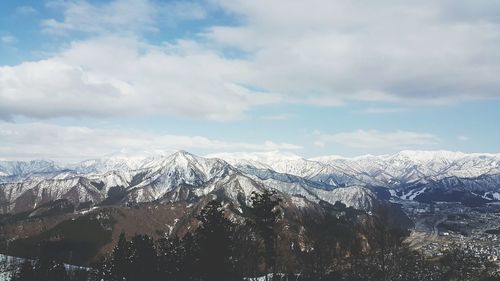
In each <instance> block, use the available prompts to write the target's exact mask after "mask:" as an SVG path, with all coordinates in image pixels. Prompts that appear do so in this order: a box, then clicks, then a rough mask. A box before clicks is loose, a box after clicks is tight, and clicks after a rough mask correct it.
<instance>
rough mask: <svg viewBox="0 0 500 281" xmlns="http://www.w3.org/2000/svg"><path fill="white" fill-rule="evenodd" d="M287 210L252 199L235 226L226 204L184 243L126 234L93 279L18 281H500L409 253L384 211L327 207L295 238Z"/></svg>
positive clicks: (208, 209) (32, 272) (35, 270)
mask: <svg viewBox="0 0 500 281" xmlns="http://www.w3.org/2000/svg"><path fill="white" fill-rule="evenodd" d="M281 202H282V201H281V199H279V198H278V197H277V196H276V194H275V193H273V192H270V191H265V192H263V193H254V194H253V196H252V197H251V205H250V206H249V207H248V208H246V209H245V210H244V212H245V214H246V215H245V217H246V219H244V220H243V219H241V218H240V219H238V218H233V219H230V218H229V214H228V213H226V212H225V210H226V209H225V208H224V207H223V206H222V204H221V203H220V202H217V201H212V202H209V203H208V204H207V205H206V206H205V207H204V208H203V210H202V211H201V212H200V214H199V215H198V217H197V219H198V221H199V226H198V228H196V229H195V230H194V231H192V232H190V233H188V234H186V235H185V236H183V237H165V238H161V239H159V240H157V241H153V239H152V238H150V237H148V236H146V235H136V236H134V237H132V238H131V239H130V240H127V239H126V236H125V235H124V234H121V235H120V237H119V240H118V243H117V244H116V246H115V248H114V249H113V251H112V252H111V253H110V254H109V255H108V256H106V257H104V258H103V259H102V261H100V262H98V263H97V264H95V266H94V267H93V269H91V270H90V271H89V272H84V273H80V274H67V273H66V271H65V269H64V266H63V265H62V263H58V262H56V261H53V260H50V259H44V260H41V259H39V260H37V261H36V262H35V263H33V264H32V263H31V262H26V263H25V264H23V265H22V266H21V267H20V269H19V270H18V272H17V273H16V275H15V277H14V279H13V280H14V281H23V280H30V281H31V280H33V281H35V280H36V281H46V280H47V281H49V280H50V281H59V280H70V279H71V280H89V281H118V280H120V281H124V280H126V281H144V280H148V281H160V280H162V281H216V280H217V281H239V280H251V279H252V278H254V277H258V276H265V279H266V281H267V280H270V279H272V280H273V281H275V280H287V281H292V280H294V281H340V280H346V281H362V280H363V281H423V280H425V281H466V280H467V281H469V280H470V281H498V280H500V278H499V277H498V276H495V275H494V273H493V271H494V267H493V266H492V265H491V264H489V263H487V262H485V259H484V258H480V257H479V258H478V257H475V256H474V255H472V254H470V253H469V252H467V251H463V250H462V249H460V248H458V247H457V248H452V250H450V251H449V252H447V253H446V254H445V255H444V256H443V257H442V258H440V259H436V260H429V259H427V258H424V257H423V256H422V255H421V254H419V253H418V252H415V251H412V250H410V249H409V248H408V247H407V246H406V245H405V244H404V242H403V240H404V238H405V237H406V236H407V234H408V233H407V232H406V231H404V230H402V229H400V228H399V227H397V225H395V224H393V223H392V222H390V220H389V219H388V217H389V216H388V213H387V211H386V210H383V209H381V210H378V211H377V212H376V214H375V215H373V216H368V215H366V214H364V215H363V213H362V212H361V211H358V210H355V209H353V208H347V207H346V206H345V205H344V204H341V203H337V204H335V205H333V206H332V205H324V206H323V210H324V212H323V213H322V214H321V215H318V216H315V217H310V218H306V219H305V220H304V221H301V223H299V224H297V225H298V226H295V227H297V229H294V230H293V231H292V230H291V228H293V226H292V225H290V224H288V223H287V222H286V220H285V219H284V216H285V214H284V212H283V211H282V208H281V206H280V205H281ZM360 217H361V218H362V219H360ZM359 220H362V221H361V222H360V221H359ZM86 273H89V276H88V278H87V276H85V275H86Z"/></svg>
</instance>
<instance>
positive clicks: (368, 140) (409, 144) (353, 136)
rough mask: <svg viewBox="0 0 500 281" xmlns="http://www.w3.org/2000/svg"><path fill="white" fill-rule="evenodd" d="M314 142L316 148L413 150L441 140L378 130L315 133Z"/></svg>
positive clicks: (425, 135) (425, 134)
mask: <svg viewBox="0 0 500 281" xmlns="http://www.w3.org/2000/svg"><path fill="white" fill-rule="evenodd" d="M316 135H317V137H318V138H317V140H316V142H315V144H316V145H318V146H326V145H328V144H341V145H344V146H347V147H352V148H367V149H383V150H384V149H389V150H400V149H410V148H412V149H414V148H422V147H429V146H434V145H436V144H439V143H441V139H440V138H439V137H437V136H435V135H433V134H428V133H418V132H409V131H395V132H382V131H378V130H357V131H353V132H342V133H337V134H321V133H317V134H316Z"/></svg>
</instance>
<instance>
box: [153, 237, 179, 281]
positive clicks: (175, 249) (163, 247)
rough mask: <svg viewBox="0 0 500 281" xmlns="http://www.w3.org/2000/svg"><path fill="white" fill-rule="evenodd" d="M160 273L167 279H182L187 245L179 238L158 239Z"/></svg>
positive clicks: (170, 280)
mask: <svg viewBox="0 0 500 281" xmlns="http://www.w3.org/2000/svg"><path fill="white" fill-rule="evenodd" d="M157 245H158V246H157V247H158V250H157V251H158V274H159V276H161V277H162V278H163V279H165V280H169V281H181V280H184V279H183V275H182V273H183V271H184V269H185V267H186V266H185V247H184V246H183V243H182V241H181V240H180V239H179V238H177V237H173V238H162V239H160V240H158V241H157Z"/></svg>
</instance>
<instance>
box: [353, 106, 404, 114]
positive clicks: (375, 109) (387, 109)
mask: <svg viewBox="0 0 500 281" xmlns="http://www.w3.org/2000/svg"><path fill="white" fill-rule="evenodd" d="M407 110H408V109H406V108H403V107H368V108H366V109H364V110H363V111H362V112H364V113H399V112H405V111H407Z"/></svg>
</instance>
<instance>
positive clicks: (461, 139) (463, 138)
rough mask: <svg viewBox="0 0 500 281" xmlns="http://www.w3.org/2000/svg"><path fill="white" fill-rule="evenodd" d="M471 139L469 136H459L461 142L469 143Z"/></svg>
mask: <svg viewBox="0 0 500 281" xmlns="http://www.w3.org/2000/svg"><path fill="white" fill-rule="evenodd" d="M469 139H470V138H469V137H468V136H458V140H459V141H468V140H469Z"/></svg>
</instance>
